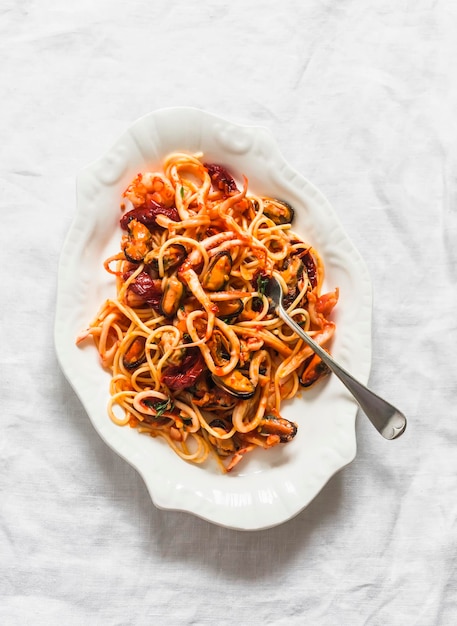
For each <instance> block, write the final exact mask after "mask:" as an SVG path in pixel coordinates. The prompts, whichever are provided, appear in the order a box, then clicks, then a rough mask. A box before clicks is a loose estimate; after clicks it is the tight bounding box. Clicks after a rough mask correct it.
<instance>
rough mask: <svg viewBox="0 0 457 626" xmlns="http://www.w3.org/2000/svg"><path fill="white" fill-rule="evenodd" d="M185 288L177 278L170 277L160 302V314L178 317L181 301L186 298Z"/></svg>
mask: <svg viewBox="0 0 457 626" xmlns="http://www.w3.org/2000/svg"><path fill="white" fill-rule="evenodd" d="M184 291H185V287H184V285H183V284H182V282H181V281H180V280H179V279H178V278H177V277H176V276H170V278H169V279H168V281H167V284H166V286H165V289H164V291H163V295H162V299H161V301H160V312H161V313H162V315H165V317H173V316H174V315H176V312H177V310H178V309H179V305H180V304H181V300H182V298H183V296H184Z"/></svg>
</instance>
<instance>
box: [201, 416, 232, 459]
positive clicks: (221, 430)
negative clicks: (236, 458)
mask: <svg viewBox="0 0 457 626" xmlns="http://www.w3.org/2000/svg"><path fill="white" fill-rule="evenodd" d="M209 425H210V426H211V428H212V429H213V430H214V431H215V432H217V433H218V434H221V435H226V434H227V433H228V432H230V427H229V426H228V425H227V424H226V423H225V422H223V421H222V420H220V419H215V420H213V421H212V422H210V423H209ZM208 439H209V440H210V442H211V443H212V444H213V446H214V447H215V449H216V452H217V453H218V455H219V456H230V455H231V454H233V453H234V452H235V451H236V446H235V442H234V441H233V438H232V437H230V439H219V438H218V437H215V436H214V435H208Z"/></svg>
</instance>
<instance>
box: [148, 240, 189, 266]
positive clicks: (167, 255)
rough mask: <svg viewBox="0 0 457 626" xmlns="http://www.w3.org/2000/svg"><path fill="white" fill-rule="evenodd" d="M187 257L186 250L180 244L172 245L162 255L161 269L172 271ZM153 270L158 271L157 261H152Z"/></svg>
mask: <svg viewBox="0 0 457 626" xmlns="http://www.w3.org/2000/svg"><path fill="white" fill-rule="evenodd" d="M186 256H187V250H186V249H185V247H184V246H183V245H181V244H180V243H172V244H171V245H170V246H168V248H167V249H166V250H165V252H164V253H163V269H164V270H165V271H167V270H171V269H174V268H175V267H177V266H178V265H180V264H181V263H182V262H183V261H184V259H185V258H186ZM152 265H153V267H154V269H158V267H159V262H158V260H157V259H153V260H152Z"/></svg>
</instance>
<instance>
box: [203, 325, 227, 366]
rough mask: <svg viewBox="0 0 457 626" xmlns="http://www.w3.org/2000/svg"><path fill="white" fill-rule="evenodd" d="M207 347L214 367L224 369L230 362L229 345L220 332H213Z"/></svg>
mask: <svg viewBox="0 0 457 626" xmlns="http://www.w3.org/2000/svg"><path fill="white" fill-rule="evenodd" d="M208 346H209V349H210V352H211V356H212V357H213V361H214V363H215V365H217V366H218V367H224V365H226V364H227V363H228V361H230V344H229V342H228V340H227V338H226V336H225V335H224V334H223V333H221V331H220V330H217V329H216V330H214V331H213V334H212V336H211V339H210V340H209V342H208Z"/></svg>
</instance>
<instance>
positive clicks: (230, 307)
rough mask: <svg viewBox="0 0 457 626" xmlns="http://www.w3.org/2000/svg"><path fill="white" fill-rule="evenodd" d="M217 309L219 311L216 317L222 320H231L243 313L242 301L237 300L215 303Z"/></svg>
mask: <svg viewBox="0 0 457 626" xmlns="http://www.w3.org/2000/svg"><path fill="white" fill-rule="evenodd" d="M217 308H218V310H219V312H218V314H217V317H219V318H220V319H222V320H232V319H234V318H235V317H237V316H238V315H240V313H241V312H242V311H243V301H242V300H239V299H237V300H223V301H222V302H218V303H217Z"/></svg>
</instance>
